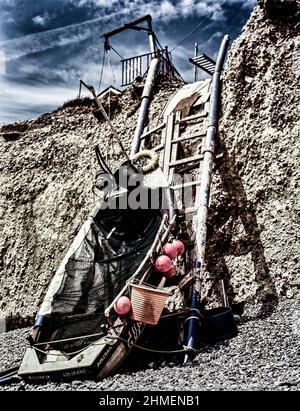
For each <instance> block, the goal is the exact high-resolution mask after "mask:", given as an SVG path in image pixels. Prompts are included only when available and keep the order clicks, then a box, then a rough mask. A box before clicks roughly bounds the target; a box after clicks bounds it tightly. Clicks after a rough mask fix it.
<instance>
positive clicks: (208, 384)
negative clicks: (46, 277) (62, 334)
mask: <svg viewBox="0 0 300 411" xmlns="http://www.w3.org/2000/svg"><path fill="white" fill-rule="evenodd" d="M26 332H27V330H24V329H23V330H16V331H13V332H9V333H6V334H2V335H0V349H1V356H0V363H1V367H0V368H4V367H8V366H10V365H14V364H16V363H17V361H18V360H19V359H20V358H21V356H22V352H23V351H24V348H25V346H26V342H25V341H24V337H25V335H26ZM299 335H300V303H299V301H296V300H283V301H281V302H280V303H279V305H278V306H277V307H276V308H275V310H271V309H270V307H269V310H267V311H265V312H264V315H263V316H262V315H261V311H260V315H259V309H258V307H248V308H246V310H245V314H244V316H243V319H242V322H241V324H240V326H239V335H238V336H237V337H236V338H234V339H232V340H230V341H225V342H222V343H218V344H215V345H214V346H204V347H203V349H202V352H201V353H200V354H199V355H198V356H197V358H196V359H195V361H194V362H193V363H192V364H190V365H185V366H180V365H176V364H175V363H165V364H163V366H162V365H158V364H154V363H150V364H145V367H144V369H142V370H140V371H137V372H124V373H122V374H117V375H115V376H113V377H110V378H106V379H105V380H103V381H101V382H98V383H96V382H93V381H73V382H71V383H64V384H54V383H47V384H45V385H28V384H26V385H25V384H24V383H23V382H21V383H20V384H13V385H11V386H6V387H0V390H26V391H30V390H34V391H35V390H39V391H46V390H71V391H72V390H76V391H78V390H97V391H106V390H107V391H119V390H126V391H127V390H128V391H136V390H147V391H149V390H160V391H163V390H183V391H185V390H187V391H188V390H191V391H198V390H209V391H210V390H213V391H229V390H230V391H231V390H234V391H239V390H251V391H257V390H258V391H268V390H270V391H298V390H299V388H300V350H299Z"/></svg>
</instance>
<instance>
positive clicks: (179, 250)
mask: <svg viewBox="0 0 300 411" xmlns="http://www.w3.org/2000/svg"><path fill="white" fill-rule="evenodd" d="M173 245H174V247H175V248H176V250H177V255H181V254H183V253H184V251H185V245H184V244H183V242H182V241H180V240H174V241H173Z"/></svg>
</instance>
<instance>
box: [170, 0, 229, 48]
mask: <svg viewBox="0 0 300 411" xmlns="http://www.w3.org/2000/svg"><path fill="white" fill-rule="evenodd" d="M225 1H226V0H223V1H222V2H221V3H220V4H219V5H218V7H217V8H216V9H215V10H214V11H212V12H211V13H209V14H208V15H207V16H205V17H204V18H203V19H201V20H200V23H198V24H197V26H196V27H195V28H194V29H193V30H192V31H190V32H189V33H188V34H187V35H186V36H185V37H184V38H183V39H182V40H180V41H179V42H178V43H177V44H176V45H175V46H174V47H173V48H172V49H171V50H170V52H172V51H174V50H175V49H176V48H177V47H179V46H180V45H181V44H182V43H184V42H185V41H186V40H187V39H188V38H189V37H190V36H191V35H192V34H194V33H195V32H196V31H197V30H198V29H199V28H200V27H201V26H202V25H203V23H205V22H206V21H207V20H208V19H210V18H211V17H212V16H213V15H214V14H215V12H216V11H217V10H219V9H220V8H221V7H222V6H223V4H224V3H225Z"/></svg>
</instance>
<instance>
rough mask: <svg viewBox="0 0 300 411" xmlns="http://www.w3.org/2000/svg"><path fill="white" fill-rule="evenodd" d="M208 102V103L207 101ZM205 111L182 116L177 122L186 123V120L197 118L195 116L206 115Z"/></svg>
mask: <svg viewBox="0 0 300 411" xmlns="http://www.w3.org/2000/svg"><path fill="white" fill-rule="evenodd" d="M208 104H209V103H208ZM206 116H207V113H206V112H201V113H198V114H193V115H192V116H188V117H184V118H181V119H180V120H179V123H186V122H188V121H192V120H197V118H201V117H206Z"/></svg>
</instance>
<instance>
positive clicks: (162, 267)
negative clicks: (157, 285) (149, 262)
mask: <svg viewBox="0 0 300 411" xmlns="http://www.w3.org/2000/svg"><path fill="white" fill-rule="evenodd" d="M155 267H156V269H157V271H159V272H160V273H166V272H167V271H169V270H170V269H171V267H172V261H171V260H170V258H169V257H168V256H167V255H160V256H159V257H158V259H157V260H156V261H155Z"/></svg>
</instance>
